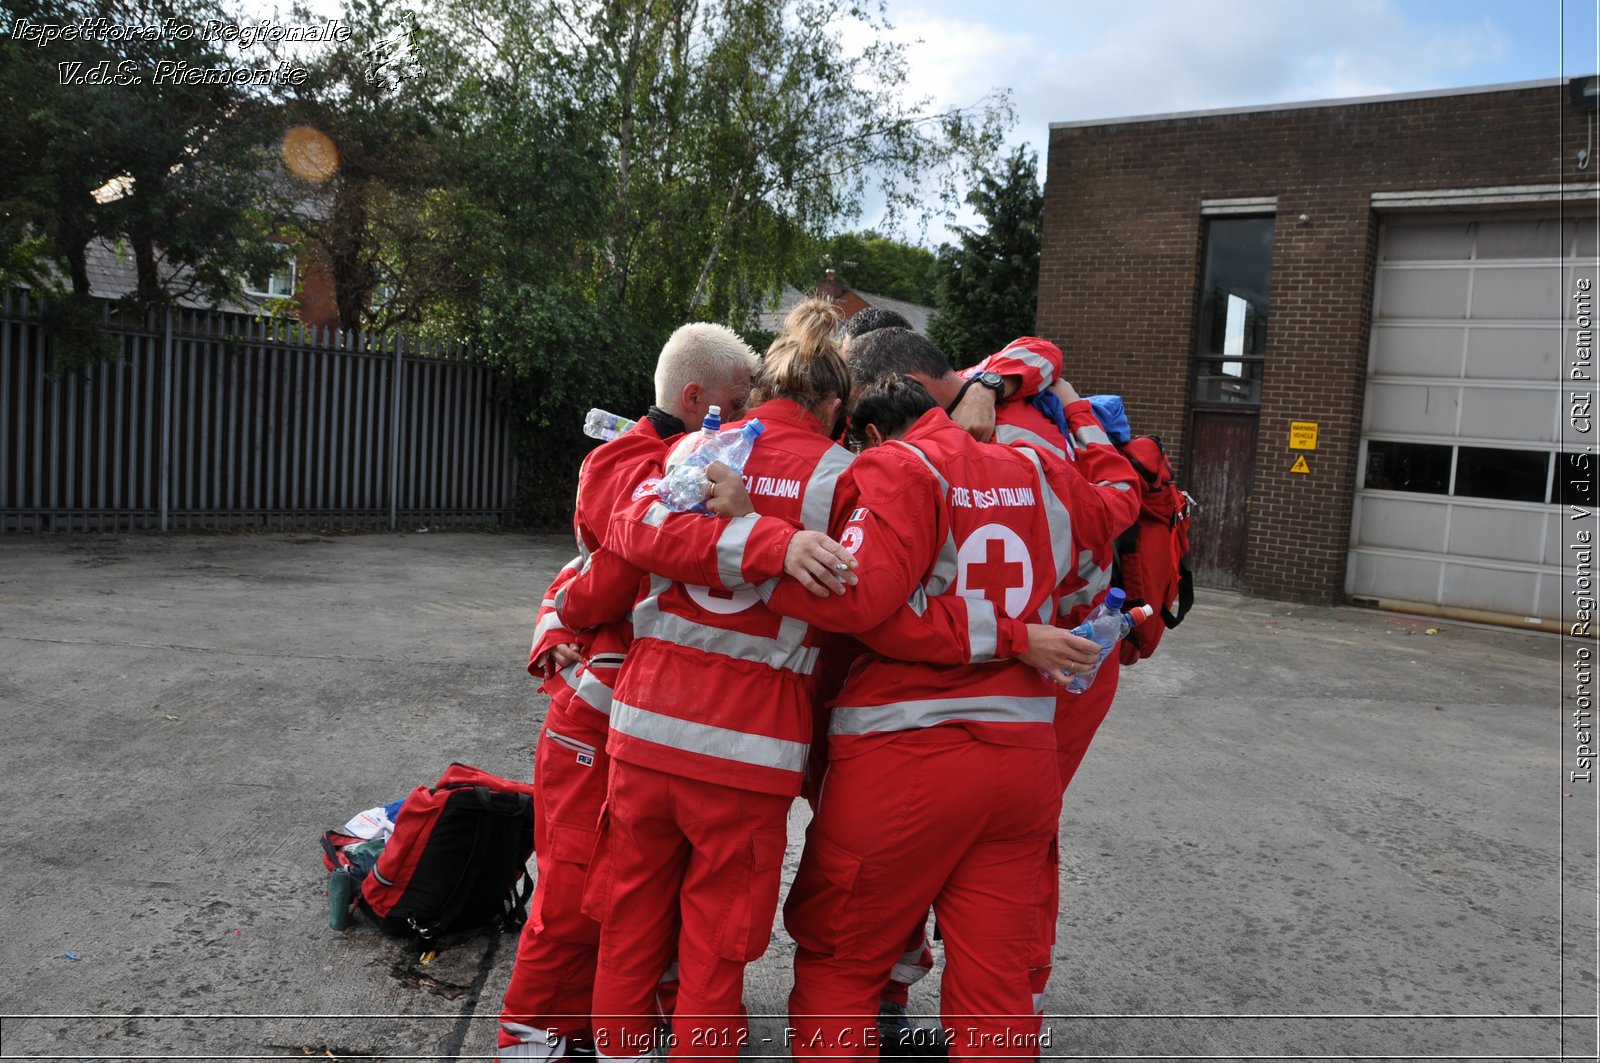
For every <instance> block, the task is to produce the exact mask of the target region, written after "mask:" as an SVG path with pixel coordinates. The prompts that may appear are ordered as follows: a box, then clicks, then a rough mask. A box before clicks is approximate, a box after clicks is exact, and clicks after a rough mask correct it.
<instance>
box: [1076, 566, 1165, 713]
mask: <svg viewBox="0 0 1600 1063" xmlns="http://www.w3.org/2000/svg"><path fill="white" fill-rule="evenodd" d="M1127 599H1128V596H1127V594H1126V593H1124V592H1123V590H1122V588H1121V587H1112V588H1111V589H1110V590H1109V591H1107V592H1106V600H1105V601H1103V602H1101V603H1100V604H1099V605H1097V606H1095V607H1094V609H1093V610H1092V611H1091V612H1090V613H1089V615H1088V616H1086V617H1084V618H1083V623H1081V624H1079V625H1078V626H1077V627H1075V628H1073V629H1072V634H1074V635H1078V636H1081V637H1083V638H1086V639H1094V641H1096V642H1098V643H1099V644H1100V659H1099V660H1098V661H1095V662H1094V667H1093V668H1091V669H1089V670H1088V671H1087V672H1083V673H1081V674H1079V675H1075V676H1073V677H1072V682H1070V683H1068V684H1067V689H1068V690H1069V691H1071V692H1072V693H1074V694H1082V693H1083V692H1084V691H1085V690H1088V689H1089V687H1090V686H1091V685H1092V684H1093V683H1094V677H1095V676H1097V675H1099V674H1100V666H1101V665H1102V664H1104V663H1105V662H1106V657H1107V656H1108V655H1109V654H1110V653H1111V651H1112V650H1114V649H1116V648H1117V643H1119V642H1121V641H1122V640H1123V638H1125V637H1126V636H1127V634H1128V632H1130V631H1132V630H1133V629H1134V627H1135V626H1136V625H1138V624H1142V623H1143V622H1144V621H1146V620H1148V619H1150V618H1151V617H1152V616H1154V615H1155V612H1156V611H1155V608H1154V607H1153V606H1149V605H1138V606H1135V607H1134V608H1132V609H1130V610H1129V611H1128V612H1126V613H1124V612H1123V611H1122V603H1123V602H1125V601H1127Z"/></svg>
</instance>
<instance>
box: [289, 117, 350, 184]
mask: <svg viewBox="0 0 1600 1063" xmlns="http://www.w3.org/2000/svg"><path fill="white" fill-rule="evenodd" d="M283 162H284V165H285V166H287V167H289V169H290V170H291V171H292V172H293V173H294V174H295V176H297V177H303V178H305V179H306V180H307V181H319V182H320V181H326V180H327V179H328V178H330V177H332V176H333V175H334V174H336V173H338V172H339V149H338V147H337V146H335V145H334V143H333V138H331V137H329V136H328V134H326V133H324V132H322V131H321V130H320V129H313V128H311V127H310V126H308V125H297V126H295V127H294V128H293V129H291V130H289V131H288V132H287V133H285V134H284V135H283Z"/></svg>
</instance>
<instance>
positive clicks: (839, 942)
mask: <svg viewBox="0 0 1600 1063" xmlns="http://www.w3.org/2000/svg"><path fill="white" fill-rule="evenodd" d="M860 877H861V858H860V857H859V856H854V855H852V854H850V853H848V852H846V851H845V850H843V849H841V848H839V847H838V846H837V845H834V844H833V843H832V842H830V841H828V840H826V839H824V838H818V837H815V836H811V837H807V838H806V848H805V853H804V854H803V855H802V856H801V857H800V872H799V874H797V875H796V876H795V880H794V885H793V886H790V887H789V900H788V901H787V902H786V903H785V904H784V906H783V925H784V928H785V929H786V930H788V931H789V936H790V937H792V938H794V940H795V944H797V945H799V946H800V947H801V948H803V949H805V950H807V951H808V952H815V953H818V954H819V955H823V956H848V955H850V953H851V950H852V949H854V948H855V947H856V946H857V944H858V942H859V941H860V938H861V934H860V929H859V925H860V919H859V917H858V915H857V913H856V905H855V904H854V903H853V898H854V896H855V892H856V885H857V882H858V881H859V879H860Z"/></svg>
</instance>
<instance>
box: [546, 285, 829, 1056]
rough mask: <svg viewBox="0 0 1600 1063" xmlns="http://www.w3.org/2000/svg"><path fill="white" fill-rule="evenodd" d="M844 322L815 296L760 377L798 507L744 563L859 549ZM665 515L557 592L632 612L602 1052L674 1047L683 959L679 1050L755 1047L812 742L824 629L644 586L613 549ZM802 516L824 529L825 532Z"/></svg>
mask: <svg viewBox="0 0 1600 1063" xmlns="http://www.w3.org/2000/svg"><path fill="white" fill-rule="evenodd" d="M837 323H838V317H837V312H836V311H834V310H833V308H832V307H831V305H829V304H827V303H825V302H821V301H817V300H812V301H810V302H807V303H804V304H801V306H799V307H797V308H796V309H795V310H794V311H793V312H791V314H790V316H789V318H788V320H787V322H786V330H785V332H784V333H783V334H782V335H780V336H779V337H778V339H777V340H775V341H774V343H773V345H772V347H771V348H770V349H769V350H768V352H767V355H766V357H765V359H764V361H763V363H762V366H761V369H760V371H759V372H758V374H757V378H756V381H755V387H756V390H758V391H759V392H760V393H761V394H762V395H764V396H766V399H765V401H763V402H762V403H761V405H760V406H758V407H756V408H755V409H753V410H751V411H750V414H749V416H750V417H753V418H759V419H760V421H761V423H762V425H763V426H764V427H765V431H764V433H763V434H762V435H761V437H760V439H759V440H758V441H757V444H756V446H755V448H754V449H753V451H752V452H751V454H750V457H749V460H748V462H747V464H746V466H745V469H744V474H745V477H746V479H747V480H748V482H749V483H750V484H751V491H750V494H751V496H752V498H753V501H754V505H755V507H756V509H757V510H759V511H760V512H762V513H766V514H770V515H773V516H775V517H779V518H782V519H781V520H778V521H776V522H772V523H771V524H769V525H760V524H759V522H757V521H755V520H749V519H746V520H739V521H732V522H729V524H728V527H727V534H726V535H725V536H724V537H723V538H722V540H721V542H720V543H719V549H718V551H717V553H718V557H719V559H720V560H721V562H722V564H723V565H724V566H725V568H726V570H727V571H728V572H730V573H732V574H735V575H737V574H740V573H744V572H748V573H755V572H757V571H760V572H762V573H764V575H766V576H770V575H773V574H775V573H776V572H781V571H786V570H787V571H803V570H804V569H803V567H801V566H803V565H804V564H805V563H806V562H807V557H806V555H807V554H808V551H812V550H814V551H815V556H814V557H811V558H810V562H809V563H810V564H811V565H812V568H813V571H814V572H815V573H816V574H818V575H827V574H828V573H830V572H832V573H835V574H837V570H835V569H834V568H833V566H834V565H836V564H847V563H848V561H849V555H848V554H845V553H843V552H842V551H837V548H836V547H833V550H835V551H837V553H829V552H828V551H827V549H826V548H824V547H821V546H820V545H818V544H820V543H826V542H827V540H826V537H825V536H823V535H822V534H821V533H822V532H823V531H824V530H825V529H826V528H827V527H828V524H829V522H830V520H832V519H833V518H834V516H835V510H836V508H837V506H838V505H839V504H840V503H839V501H838V499H837V496H836V487H837V484H838V481H839V477H840V475H841V474H842V473H844V471H845V470H846V469H847V467H848V466H849V464H850V461H851V459H852V457H853V455H852V454H851V453H850V452H849V451H847V450H844V449H842V448H840V447H837V446H835V445H833V444H832V443H830V442H829V441H828V436H829V433H830V432H831V430H832V427H833V424H834V422H835V421H836V420H837V419H838V415H839V410H840V407H841V405H842V404H843V402H844V401H846V400H847V399H848V398H849V394H850V378H849V372H848V370H847V368H846V366H845V362H844V359H843V358H842V357H841V356H840V354H839V351H838V346H837V342H836V340H835V339H834V329H835V327H836V326H837ZM728 427H730V428H732V427H735V426H731V425H730V426H728ZM658 514H660V516H659V517H658ZM664 515H665V510H664V508H662V507H659V506H657V505H656V504H655V502H654V500H653V496H649V495H642V496H640V497H639V499H638V501H637V502H636V503H635V504H634V505H633V506H631V507H625V508H624V509H623V510H622V511H621V513H620V514H619V515H618V517H617V518H616V519H615V520H614V522H613V526H612V529H611V531H610V532H609V533H608V540H607V548H606V549H604V550H601V551H599V552H597V553H596V555H595V557H594V559H593V561H594V563H593V564H592V565H591V566H590V567H589V569H588V570H586V571H585V572H584V573H582V574H580V575H579V576H578V577H577V578H576V579H574V580H573V581H572V582H571V583H570V584H568V586H567V587H566V588H564V589H563V591H562V592H561V593H560V594H558V596H557V602H558V605H557V608H558V610H559V613H560V615H561V617H562V619H563V620H564V621H565V622H567V623H568V624H580V625H582V624H590V623H594V622H598V621H600V620H604V619H606V618H609V617H610V616H612V615H614V614H615V612H616V610H617V609H618V603H619V602H621V603H622V608H626V607H627V606H629V605H632V606H633V625H634V642H633V645H632V647H631V649H630V650H629V652H628V659H627V662H626V663H625V664H624V666H623V669H622V671H621V673H620V675H619V676H618V678H617V683H616V687H615V692H614V696H613V700H612V703H611V730H610V740H609V744H608V750H609V752H610V754H611V756H612V766H611V778H610V784H609V790H608V793H607V803H606V814H605V818H604V821H603V822H602V825H601V834H600V841H599V848H598V850H597V855H596V862H595V865H594V868H593V870H592V872H591V875H590V892H589V896H588V898H587V901H588V903H589V905H590V910H591V911H592V912H593V913H594V914H595V915H597V916H598V917H599V919H600V924H601V936H600V955H599V966H598V970H597V972H596V977H595V986H594V1011H595V1048H596V1052H597V1054H599V1055H600V1056H601V1057H603V1058H611V1059H627V1058H633V1057H637V1056H640V1055H646V1054H657V1053H658V1052H659V1049H660V1047H661V1046H660V1045H659V1044H658V1043H657V1042H656V1040H655V1032H656V1020H655V1017H654V1015H653V1014H652V1010H653V1009H652V1007H651V1003H652V996H653V993H654V989H655V982H656V977H657V975H658V974H659V972H660V970H661V968H662V966H663V965H664V964H665V963H666V962H667V960H668V959H669V958H671V957H672V956H673V954H674V952H675V953H676V958H677V963H678V973H679V989H678V999H677V1006H676V1010H675V1012H674V1015H673V1024H672V1030H673V1039H672V1041H671V1044H670V1052H669V1054H670V1055H672V1056H737V1055H738V1054H739V1050H740V1048H741V1047H743V1046H744V1044H745V1042H746V1040H747V1039H748V1030H747V1027H746V1024H745V1021H744V1019H743V1017H742V1016H743V1006H742V995H743V988H744V969H745V966H746V964H747V963H749V961H751V960H753V959H756V958H757V957H759V956H760V955H761V954H762V953H763V952H764V951H765V950H766V946H767V941H768V938H769V937H770V934H771V928H772V921H773V917H774V915H775V913H776V909H777V903H778V892H779V886H780V871H781V868H782V864H783V855H784V848H785V844H786V841H787V830H786V827H787V819H788V811H789V806H790V805H791V804H792V803H793V801H794V798H795V796H796V795H798V794H799V793H800V784H801V778H802V776H803V773H804V771H805V768H806V766H807V761H808V754H809V751H810V745H811V738H812V726H813V724H812V721H813V703H814V700H815V696H816V688H815V684H816V677H815V673H816V665H817V660H818V656H819V648H820V643H821V636H820V635H819V634H817V633H813V632H812V630H811V628H810V627H809V626H808V625H807V624H805V623H803V622H801V621H798V620H792V619H788V618H785V617H782V616H779V615H778V614H776V613H773V612H771V611H770V610H768V609H767V608H766V605H765V603H764V602H763V601H762V599H761V597H760V595H759V594H758V593H757V592H756V591H755V590H753V589H743V590H739V591H736V592H733V593H719V592H714V591H712V590H710V589H708V588H707V587H704V586H694V585H689V584H685V583H682V582H677V581H674V580H671V579H667V578H665V577H662V576H656V575H646V576H645V578H644V581H643V590H642V591H641V589H640V587H641V580H640V576H641V573H640V571H639V570H638V569H634V568H632V567H631V566H629V565H627V564H626V563H624V562H623V560H622V559H621V558H620V557H618V556H617V555H615V554H614V553H613V552H612V550H611V545H612V542H613V540H616V539H617V538H618V528H619V527H622V528H624V529H626V527H628V526H632V527H634V528H635V529H636V530H637V529H644V530H653V529H652V523H651V522H660V521H661V520H662V519H663V518H664ZM687 519H689V520H691V521H693V522H694V523H695V524H697V525H703V526H705V527H710V526H711V525H710V522H709V521H706V520H705V518H701V517H689V518H687ZM795 526H801V527H804V528H808V529H812V531H811V533H810V535H809V537H808V536H807V533H800V534H796V533H795V532H794V527H795ZM768 528H771V529H774V531H773V532H771V533H769V532H768V531H767V530H766V529H768ZM625 537H626V536H624V538H625ZM646 537H648V536H646ZM830 545H831V544H830ZM669 548H670V546H669ZM791 554H794V555H795V558H796V560H795V561H794V562H793V564H791V562H790V555H791ZM823 557H825V558H826V561H822V560H820V559H821V558H823ZM828 578H829V579H830V580H832V579H833V576H828ZM802 593H804V592H802ZM636 597H637V599H638V600H637V603H636V604H635V598H636Z"/></svg>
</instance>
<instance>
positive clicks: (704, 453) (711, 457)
mask: <svg viewBox="0 0 1600 1063" xmlns="http://www.w3.org/2000/svg"><path fill="white" fill-rule="evenodd" d="M764 431H766V427H765V426H764V425H762V423H761V422H760V421H758V420H755V419H754V418H752V419H750V420H748V421H746V422H745V423H744V424H743V425H741V426H740V427H739V428H738V430H737V431H735V430H731V429H730V430H729V431H726V432H721V433H718V434H716V435H714V436H713V437H712V438H711V439H708V440H706V441H705V442H704V443H702V444H701V445H700V446H699V447H697V448H696V449H695V450H694V452H693V453H691V454H690V455H689V456H688V457H686V458H684V459H683V461H681V462H680V463H678V464H677V465H675V466H673V467H672V468H670V469H668V470H667V473H666V475H665V476H663V477H662V478H661V479H660V480H659V481H657V482H656V494H657V495H659V496H660V498H661V501H663V502H665V503H666V504H667V508H668V509H674V510H677V511H678V512H680V513H699V514H701V515H702V516H710V515H711V511H710V510H709V509H707V508H706V499H707V498H709V497H710V496H711V481H710V480H708V479H706V466H707V465H710V464H711V463H712V462H714V461H720V462H722V464H724V465H726V466H727V467H728V468H730V469H732V470H733V471H734V472H736V473H739V474H741V475H742V474H743V473H744V463H745V462H746V461H748V460H749V458H750V451H751V450H752V449H754V447H755V445H756V440H757V439H760V438H761V433H762V432H764Z"/></svg>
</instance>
